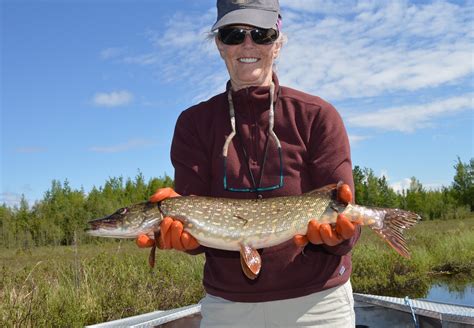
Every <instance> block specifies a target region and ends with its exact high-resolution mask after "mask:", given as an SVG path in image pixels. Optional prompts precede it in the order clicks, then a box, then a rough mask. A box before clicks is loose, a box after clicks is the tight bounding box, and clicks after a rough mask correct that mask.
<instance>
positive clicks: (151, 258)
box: [148, 244, 156, 268]
mask: <svg viewBox="0 0 474 328" xmlns="http://www.w3.org/2000/svg"><path fill="white" fill-rule="evenodd" d="M155 255H156V244H155V245H153V246H152V247H151V250H150V255H148V264H149V265H150V267H151V268H153V267H154V266H155Z"/></svg>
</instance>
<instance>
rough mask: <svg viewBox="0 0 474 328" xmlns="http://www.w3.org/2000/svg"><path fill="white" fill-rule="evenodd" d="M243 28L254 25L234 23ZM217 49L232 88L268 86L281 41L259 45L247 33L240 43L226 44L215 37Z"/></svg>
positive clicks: (235, 89) (249, 27)
mask: <svg viewBox="0 0 474 328" xmlns="http://www.w3.org/2000/svg"><path fill="white" fill-rule="evenodd" d="M232 27H239V28H244V29H249V30H250V29H252V28H255V27H251V26H244V25H235V26H232ZM216 45H217V49H219V53H220V55H221V57H222V58H223V59H224V61H225V64H226V66H227V70H228V71H229V75H230V81H231V84H232V89H233V90H234V91H237V90H239V89H242V88H246V87H249V86H268V85H270V82H271V81H272V66H273V61H274V60H275V59H276V58H277V57H278V54H279V53H280V49H281V42H278V41H277V42H274V43H272V44H269V45H261V44H256V43H255V42H253V40H252V37H251V36H250V34H249V33H247V35H246V36H245V40H244V42H243V43H241V44H237V45H226V44H224V43H222V42H221V41H220V40H219V39H218V37H216Z"/></svg>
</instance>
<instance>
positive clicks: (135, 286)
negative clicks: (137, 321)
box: [0, 242, 203, 327]
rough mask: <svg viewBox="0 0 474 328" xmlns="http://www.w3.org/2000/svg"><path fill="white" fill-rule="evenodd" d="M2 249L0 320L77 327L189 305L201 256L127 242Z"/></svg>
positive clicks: (198, 293) (197, 288)
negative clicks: (152, 251) (153, 259)
mask: <svg viewBox="0 0 474 328" xmlns="http://www.w3.org/2000/svg"><path fill="white" fill-rule="evenodd" d="M78 256H79V260H78V261H75V258H74V250H73V249H72V247H54V248H46V247H45V248H39V249H34V250H31V251H28V252H23V251H20V252H9V251H2V255H1V260H2V267H1V272H0V274H1V277H0V290H1V291H0V303H1V305H0V326H1V327H10V326H12V327H24V326H35V327H38V326H47V327H75V326H77V327H81V326H83V325H85V324H92V323H97V322H103V321H109V320H114V319H118V318H123V317H128V316H132V315H136V314H139V313H145V312H150V311H155V310H157V309H162V310H166V309H170V308H174V307H177V306H182V305H184V304H191V303H196V302H198V301H199V299H200V298H201V297H202V296H203V289H202V286H201V279H202V264H203V258H202V256H188V255H186V254H180V253H178V252H174V251H170V252H160V253H158V254H157V265H156V268H155V269H153V270H151V269H150V268H149V267H148V265H147V263H146V259H147V251H145V250H140V249H137V247H136V246H135V245H134V243H132V242H120V243H113V242H112V243H104V244H98V245H85V246H81V247H78Z"/></svg>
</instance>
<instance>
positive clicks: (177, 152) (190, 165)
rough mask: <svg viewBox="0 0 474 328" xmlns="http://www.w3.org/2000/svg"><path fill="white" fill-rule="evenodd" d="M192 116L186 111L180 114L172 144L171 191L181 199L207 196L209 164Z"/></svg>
mask: <svg viewBox="0 0 474 328" xmlns="http://www.w3.org/2000/svg"><path fill="white" fill-rule="evenodd" d="M191 114H192V112H189V111H184V112H183V113H181V115H180V116H179V118H178V121H177V122H176V126H175V130H174V135H173V141H172V143H171V162H172V164H173V166H174V184H175V186H174V187H175V190H176V192H177V193H179V194H181V195H199V196H208V195H209V193H210V181H211V174H210V162H211V161H210V158H209V155H208V151H207V150H206V148H205V143H203V142H201V140H200V137H199V134H198V133H197V131H196V126H195V122H193V119H192V115H191Z"/></svg>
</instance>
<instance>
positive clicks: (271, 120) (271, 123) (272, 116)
mask: <svg viewBox="0 0 474 328" xmlns="http://www.w3.org/2000/svg"><path fill="white" fill-rule="evenodd" d="M274 94H275V84H274V83H273V81H272V82H271V84H270V110H269V119H268V131H267V134H266V140H265V148H264V154H263V161H262V165H261V167H260V177H259V180H258V184H257V183H256V182H255V178H254V175H253V173H252V170H251V169H250V164H249V157H248V154H247V152H246V150H245V147H244V144H243V142H242V138H241V134H240V133H239V132H238V130H237V129H236V124H235V110H234V103H233V101H232V89H229V91H228V93H227V99H228V101H229V116H230V125H231V127H232V131H231V133H230V134H229V136H228V137H227V139H226V141H225V143H224V147H223V150H222V155H223V157H224V166H226V165H225V164H226V162H227V152H228V149H229V144H230V142H231V141H232V139H233V138H234V136H235V135H236V134H237V135H238V138H239V142H240V145H241V147H242V152H243V154H244V158H245V164H246V166H247V170H248V172H249V175H250V178H251V180H252V185H253V188H244V189H233V188H229V190H231V191H245V192H252V191H255V192H256V193H257V197H258V198H261V195H259V194H258V193H259V192H260V191H268V190H274V189H277V188H280V187H282V186H283V166H282V154H281V144H280V140H279V139H278V137H277V135H276V134H275V132H274V131H273V127H274V121H275V112H274V103H275V101H274ZM277 98H278V96H277ZM269 137H271V138H272V139H273V140H274V141H275V144H276V145H277V148H278V155H279V158H280V184H279V185H277V186H274V187H268V188H260V185H261V182H262V177H263V172H264V168H265V163H266V159H267V152H268V139H269ZM224 169H225V168H224ZM224 174H226V173H225V172H224ZM224 188H225V189H227V177H226V175H225V178H224Z"/></svg>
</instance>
